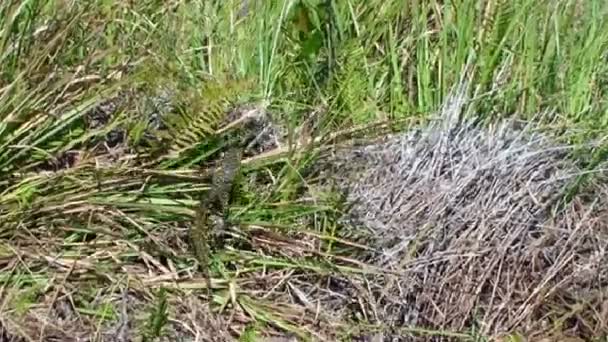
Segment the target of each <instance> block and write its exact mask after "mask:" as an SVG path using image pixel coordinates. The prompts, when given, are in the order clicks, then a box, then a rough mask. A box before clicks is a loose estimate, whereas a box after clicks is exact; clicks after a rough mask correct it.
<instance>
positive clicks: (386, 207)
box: [329, 94, 608, 340]
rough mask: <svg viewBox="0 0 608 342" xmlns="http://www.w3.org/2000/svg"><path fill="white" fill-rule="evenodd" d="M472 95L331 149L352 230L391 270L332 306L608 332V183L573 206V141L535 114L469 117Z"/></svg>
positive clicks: (375, 317)
mask: <svg viewBox="0 0 608 342" xmlns="http://www.w3.org/2000/svg"><path fill="white" fill-rule="evenodd" d="M465 100H466V99H465V98H464V97H463V96H462V94H457V95H456V96H454V97H453V98H452V101H451V102H448V103H447V105H446V106H445V108H444V109H443V111H442V112H441V113H440V117H439V118H438V120H437V121H435V122H433V123H431V124H430V125H426V126H423V127H418V129H416V130H412V131H408V132H405V133H401V134H397V135H394V136H391V137H386V138H382V139H380V140H379V141H373V142H369V143H367V144H364V145H362V146H355V147H352V146H351V147H347V148H343V149H337V152H336V153H335V155H334V156H333V157H331V158H332V159H331V164H333V167H334V170H333V172H332V173H329V175H331V176H332V178H333V180H334V181H335V185H337V186H338V188H340V189H342V190H344V191H345V192H346V199H347V201H348V202H349V203H350V204H351V207H350V209H349V211H348V215H347V216H346V218H345V222H346V223H347V224H348V225H349V226H350V227H351V228H350V234H352V235H355V236H357V235H358V236H360V237H361V238H360V239H361V240H360V241H361V243H362V244H365V245H366V246H368V247H372V248H373V249H374V250H373V251H369V252H366V253H362V254H364V255H365V257H364V260H365V261H366V262H368V263H371V264H373V265H375V266H377V267H380V268H383V269H386V270H387V271H388V272H387V273H386V274H383V275H378V276H370V277H367V278H365V279H360V280H359V281H357V282H354V283H352V280H350V279H346V281H347V282H351V284H350V285H349V286H348V287H347V288H348V291H347V292H344V291H338V292H341V294H342V295H344V297H343V298H342V300H338V304H335V303H334V305H335V307H337V308H344V305H345V304H346V303H348V302H349V301H351V300H352V298H359V301H360V302H359V303H358V306H359V308H358V310H360V315H362V316H364V317H366V318H367V319H369V320H371V321H375V322H378V323H381V324H386V325H387V326H388V327H391V328H398V327H402V326H420V327H428V328H429V329H435V330H448V331H463V330H467V329H469V328H470V327H472V326H476V327H477V330H478V331H479V332H480V333H481V335H483V336H499V335H500V334H503V333H508V332H512V331H520V332H522V333H524V335H525V336H529V337H530V338H531V339H532V340H534V339H535V338H539V337H538V336H539V335H541V336H544V335H545V334H550V333H556V332H557V333H562V334H570V335H573V336H579V337H584V338H586V339H589V338H592V337H597V336H602V335H605V334H606V333H608V325H607V321H606V319H607V318H608V316H606V315H607V314H608V311H606V295H607V293H606V288H605V287H606V281H607V278H606V276H607V275H608V274H607V272H608V266H606V265H608V264H607V263H606V261H608V259H607V255H606V247H607V245H606V241H607V238H608V224H606V222H608V221H607V219H608V216H607V215H608V202H606V198H607V197H606V194H608V187H606V185H605V184H604V183H602V182H596V183H593V184H591V185H589V186H588V188H587V189H586V190H585V191H583V192H582V193H579V194H578V195H577V196H576V197H575V198H574V200H572V201H571V202H568V203H563V199H564V198H565V194H566V192H567V191H568V185H569V184H571V182H572V181H573V180H574V179H575V178H576V177H577V176H579V175H580V174H581V173H582V171H581V170H580V169H579V168H578V167H577V166H576V165H575V163H574V162H572V161H570V159H569V158H568V154H569V153H571V152H572V151H573V150H574V148H573V147H572V146H567V145H560V144H558V143H557V142H556V141H557V140H556V139H552V138H551V137H550V136H549V135H548V133H546V132H544V133H543V132H538V131H537V126H536V125H535V124H534V123H517V122H514V121H511V122H499V123H493V124H492V125H490V126H484V125H481V124H475V123H474V122H473V120H472V119H471V118H470V117H471V116H470V115H468V116H465V119H459V116H460V114H461V112H463V110H464V109H466V106H465ZM468 114H471V113H468ZM343 314H350V313H348V312H343Z"/></svg>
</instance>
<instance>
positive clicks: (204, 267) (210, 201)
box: [190, 147, 242, 303]
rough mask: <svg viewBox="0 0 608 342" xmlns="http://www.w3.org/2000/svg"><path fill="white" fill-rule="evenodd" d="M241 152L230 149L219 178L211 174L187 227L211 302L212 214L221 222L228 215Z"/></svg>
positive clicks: (238, 149) (213, 230) (213, 231)
mask: <svg viewBox="0 0 608 342" xmlns="http://www.w3.org/2000/svg"><path fill="white" fill-rule="evenodd" d="M241 155H242V150H241V149H240V148H236V147H233V148H230V149H229V150H228V151H227V152H226V155H225V157H224V160H223V161H222V170H221V171H222V172H221V175H219V174H218V173H214V175H213V181H212V186H211V189H210V190H209V193H208V195H207V196H204V197H203V198H202V199H201V201H200V203H199V207H198V210H197V211H196V221H195V224H194V225H193V226H191V228H190V241H191V244H192V248H193V249H194V254H195V256H196V259H197V261H198V264H199V269H200V270H201V272H202V273H203V275H204V277H205V281H206V282H207V295H208V298H209V302H210V303H211V299H212V298H211V295H212V291H211V276H210V274H209V257H210V253H211V248H212V247H213V240H214V235H215V233H216V232H215V228H216V227H214V223H213V222H210V221H211V220H210V217H211V216H212V215H220V216H222V217H223V218H224V221H225V220H226V219H227V216H228V204H229V202H230V199H231V194H232V188H233V186H234V181H235V179H236V177H237V176H238V174H239V172H240V165H241Z"/></svg>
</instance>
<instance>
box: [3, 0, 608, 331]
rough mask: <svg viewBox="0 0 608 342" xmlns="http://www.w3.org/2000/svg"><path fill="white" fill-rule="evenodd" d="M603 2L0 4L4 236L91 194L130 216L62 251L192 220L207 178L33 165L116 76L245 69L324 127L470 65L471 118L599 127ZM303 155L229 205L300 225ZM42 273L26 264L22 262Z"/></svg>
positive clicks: (36, 0)
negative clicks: (552, 118) (553, 116)
mask: <svg viewBox="0 0 608 342" xmlns="http://www.w3.org/2000/svg"><path fill="white" fill-rule="evenodd" d="M607 14H608V3H607V2H606V1H602V0H586V1H580V0H551V1H550V0H541V1H533V0H510V1H507V0H495V1H491V0H490V1H478V0H451V1H438V0H430V1H417V0H415V1H397V0H366V1H355V0H344V1H326V0H317V1H313V0H309V1H304V0H301V1H300V0H298V1H296V0H292V1H288V0H285V1H260V0H249V1H245V0H227V1H203V0H199V1H175V2H172V3H171V4H169V3H168V2H167V3H166V2H162V1H145V2H144V1H134V2H124V1H109V0H94V1H86V2H84V1H82V2H81V1H74V2H69V1H59V0H56V1H52V0H30V1H16V0H7V1H2V2H1V3H0V221H1V222H0V236H2V237H4V238H6V239H18V238H23V234H21V233H20V231H19V229H23V228H24V227H25V229H28V228H32V227H37V226H43V227H46V229H50V228H51V224H46V226H45V223H44V222H45V220H46V221H48V222H54V221H53V220H54V219H60V218H61V214H62V213H63V212H66V211H70V212H72V213H79V212H82V213H86V212H87V210H88V207H87V206H97V207H96V208H115V209H120V210H122V209H124V210H126V211H127V212H128V213H129V217H128V219H126V218H125V217H120V215H119V214H116V212H114V214H116V216H108V217H106V218H105V221H104V220H99V221H96V223H95V224H86V222H84V221H77V222H76V221H75V222H72V223H71V224H72V225H73V227H74V231H73V232H71V233H69V234H65V235H62V238H63V239H64V240H63V242H62V243H59V242H58V241H52V239H50V240H48V241H47V243H54V244H55V245H54V246H53V247H52V249H53V250H54V251H57V252H59V253H60V252H65V253H66V254H69V253H72V254H76V255H77V254H78V253H84V252H85V251H83V250H70V248H72V247H70V246H71V245H70V244H71V243H73V242H75V241H81V240H82V239H85V238H86V237H87V236H91V235H92V234H93V235H94V234H99V232H104V231H108V230H111V229H114V228H113V227H111V226H112V224H116V226H118V227H121V229H123V230H122V232H123V233H125V232H126V233H125V234H126V236H128V237H129V238H131V239H132V240H131V241H132V242H133V243H135V244H136V243H137V242H138V241H139V240H140V239H142V238H143V237H144V236H145V234H146V233H145V230H146V229H148V228H149V229H154V230H153V231H152V232H153V233H155V232H157V231H158V230H162V229H168V227H171V226H172V225H175V224H180V223H184V222H187V221H188V220H189V216H190V215H191V214H192V211H191V209H190V208H191V206H192V205H193V204H194V203H195V199H194V198H193V196H192V195H191V194H192V193H195V192H197V191H201V190H204V188H205V187H204V185H201V184H192V183H191V182H189V181H183V182H181V183H179V184H177V185H164V184H160V183H158V184H157V183H152V184H149V183H147V181H146V180H145V177H144V176H136V177H133V176H132V175H131V174H129V173H128V172H126V171H125V170H122V169H114V168H110V169H103V168H101V169H99V168H97V167H92V166H91V164H89V165H87V166H83V167H81V168H78V169H76V170H72V171H70V172H67V173H66V174H65V175H62V174H52V175H48V174H46V173H44V174H43V173H41V172H40V168H41V166H42V165H44V164H45V163H48V162H49V161H51V160H53V159H54V158H56V157H57V156H59V155H61V153H63V152H66V151H70V150H74V149H82V148H83V146H86V144H85V143H86V142H87V141H90V139H92V138H95V137H100V136H103V135H104V134H105V133H107V131H108V130H109V129H111V128H112V127H111V126H110V127H105V128H102V129H100V130H98V131H88V130H85V129H84V127H85V126H84V116H85V114H86V113H87V111H88V110H89V109H91V108H93V107H95V106H96V105H98V104H99V103H100V102H101V101H102V100H104V99H106V98H108V97H110V96H113V95H115V94H117V93H118V91H119V90H121V89H122V90H124V89H131V88H138V89H139V88H145V89H148V90H153V89H155V88H156V87H157V86H165V85H167V86H170V87H173V88H177V89H178V90H179V91H178V96H181V99H182V100H183V101H184V103H185V104H186V108H191V109H192V112H194V111H195V109H194V108H198V107H197V103H199V104H200V103H203V104H204V103H206V101H207V100H208V99H209V96H210V95H209V94H207V93H205V91H204V89H206V88H205V87H206V86H207V85H208V84H209V82H210V80H214V81H216V82H219V84H224V85H226V87H229V86H230V84H231V82H233V81H235V80H246V81H247V82H248V84H249V85H250V86H249V87H247V88H246V90H244V91H243V93H241V94H239V98H241V99H246V100H247V101H259V102H261V103H265V104H266V105H267V106H268V108H269V110H270V111H271V112H272V113H273V114H274V115H275V116H277V117H278V119H279V120H280V121H281V122H283V123H285V124H286V125H287V126H289V127H297V126H299V125H301V124H302V122H303V121H304V120H306V118H307V117H308V116H309V114H310V113H311V112H312V111H314V110H316V109H318V108H324V111H323V113H324V115H325V116H324V118H323V123H324V126H323V127H322V129H323V130H322V133H331V132H334V131H336V130H338V129H342V128H346V127H351V126H353V125H359V124H367V123H370V122H375V121H379V120H385V119H399V118H408V117H415V118H427V117H428V116H429V115H430V114H432V113H433V111H434V110H436V109H437V108H438V107H439V106H440V105H441V104H442V101H443V100H444V98H445V97H446V95H447V94H448V92H449V91H450V89H451V87H452V86H453V85H455V84H456V83H457V82H458V81H459V80H460V79H461V77H462V76H463V71H464V70H465V69H466V70H468V71H469V74H467V75H468V77H470V78H471V84H472V85H474V89H473V91H474V94H473V99H474V103H473V105H472V106H473V108H475V109H476V110H477V112H478V114H479V115H481V116H482V117H484V118H489V119H494V118H496V117H498V116H503V115H518V116H521V117H524V118H530V117H532V116H533V115H535V114H536V113H538V112H541V111H544V110H552V111H554V112H555V113H557V114H558V115H559V118H560V123H561V124H562V125H563V126H564V127H565V130H570V131H576V132H579V133H577V134H576V136H578V137H579V139H580V142H585V141H587V140H588V139H591V138H598V137H599V138H601V137H602V134H603V132H604V131H605V129H606V128H607V127H608V100H607V99H608V96H607V95H608V93H607V91H608V63H607V61H608V60H607V58H608V54H607V52H606V51H608V49H607V48H608V46H607V45H608V26H607V25H608V21H606V20H605V17H606V15H607ZM136 112H137V111H136V110H132V111H126V112H125V113H123V114H122V115H120V116H119V117H118V119H116V120H117V122H114V123H113V125H120V124H122V123H124V122H131V121H136V119H134V118H133V117H132V116H133V115H135V114H134V113H136ZM128 127H137V125H136V124H133V125H130V126H128ZM133 130H135V128H133ZM132 133H133V134H131V135H130V136H135V135H137V134H136V133H135V132H132ZM203 145H204V144H203ZM197 148H198V149H196V151H197V152H196V153H194V154H191V155H189V156H188V158H189V159H179V160H177V159H176V160H173V159H171V157H169V161H168V162H165V163H163V164H157V166H156V167H157V169H156V170H148V171H150V172H159V173H162V172H165V171H167V170H168V169H179V168H180V167H185V168H193V167H195V166H196V165H197V164H200V163H201V162H202V163H204V161H205V160H206V158H207V155H208V154H209V153H210V151H209V150H208V149H207V147H205V146H202V147H201V146H199V147H197ZM604 150H605V148H604V147H602V146H600V147H598V148H597V150H594V151H591V152H592V153H593V156H594V158H595V159H592V161H591V163H592V164H594V163H595V164H597V163H599V161H601V160H603V159H605V153H603V152H602V151H604ZM305 164H306V159H303V160H301V161H293V162H292V163H287V164H284V165H282V166H280V169H279V170H278V171H277V175H278V177H279V178H278V179H277V180H276V184H277V186H276V189H274V191H273V192H272V193H271V194H270V195H268V196H265V197H264V198H259V196H257V195H256V194H255V193H246V194H244V195H243V196H242V197H243V198H244V199H245V200H247V201H250V203H242V204H243V205H242V207H244V208H246V209H248V210H247V211H246V212H245V213H243V214H242V215H243V217H244V218H246V219H247V220H249V221H251V222H255V221H258V222H268V221H272V222H273V223H275V224H277V225H284V226H288V225H292V226H293V227H298V226H297V225H296V224H294V222H299V221H298V215H300V216H304V215H307V214H308V213H310V212H315V210H319V212H323V211H324V210H325V209H319V208H308V207H301V206H296V205H293V204H290V203H291V202H290V201H292V200H294V198H295V194H296V193H297V191H296V189H297V188H298V187H299V186H300V182H302V179H301V177H299V173H298V172H299V170H300V169H301V168H302V167H304V166H305ZM158 165H160V166H158ZM144 185H145V186H146V187H147V189H148V190H149V191H150V192H149V193H148V197H147V198H145V199H142V198H141V196H140V195H138V194H137V193H136V192H134V189H138V188H140V187H143V186H144ZM306 210H309V211H308V212H307V211H306ZM61 222H63V221H61ZM103 222H106V223H105V224H104V223H103ZM326 222H329V223H327V224H328V225H331V226H323V225H320V226H317V227H304V228H308V229H317V230H320V231H321V232H323V233H327V234H329V235H332V236H333V234H335V232H336V229H335V227H334V226H333V223H331V222H332V221H331V220H329V219H328V220H326ZM142 227H144V228H142ZM26 235H27V234H26ZM62 249H64V250H62ZM89 252H90V251H89ZM9 254H11V253H9ZM121 257H122V258H124V259H122V260H124V261H125V262H128V261H129V260H131V259H130V258H131V255H127V254H125V255H123V256H121ZM228 257H230V256H226V255H224V258H228ZM179 262H180V263H181V265H184V264H185V261H184V260H180V261H179ZM258 263H261V264H262V265H263V266H262V267H276V268H291V267H294V268H295V267H297V266H296V265H295V264H294V263H289V262H281V261H280V260H278V261H276V262H275V261H272V262H271V260H266V261H264V260H262V261H258ZM265 263H268V264H269V265H265ZM270 264H272V265H270ZM18 267H19V268H27V264H21V265H20V266H18ZM100 267H101V266H100ZM319 267H320V269H325V268H326V266H325V265H323V266H319ZM311 268H312V267H311ZM6 271H8V270H6ZM51 271H52V270H50V269H48V268H44V267H42V268H37V269H36V270H35V271H31V272H32V273H30V274H29V275H28V276H29V277H32V278H36V277H38V276H43V277H44V274H45V273H46V272H51ZM104 272H105V271H104ZM3 279H5V278H4V277H3ZM10 281H11V280H10V277H7V278H6V279H5V280H4V284H5V285H6V286H9V285H8V283H9V282H10ZM13 285H14V284H13ZM19 286H27V285H23V284H21V285H19ZM163 303H164V302H163ZM252 303H253V302H251V301H249V302H248V304H247V305H249V306H251V305H254V304H252ZM159 305H160V304H159ZM163 305H164V304H163ZM163 308H164V307H163ZM163 310H164V309H163ZM252 311H254V310H253V309H252ZM163 315H164V313H163ZM270 316H271V315H270V314H268V316H267V317H270ZM281 326H286V327H289V326H290V325H289V324H283V323H281ZM155 329H157V328H155ZM158 329H160V328H158Z"/></svg>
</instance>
